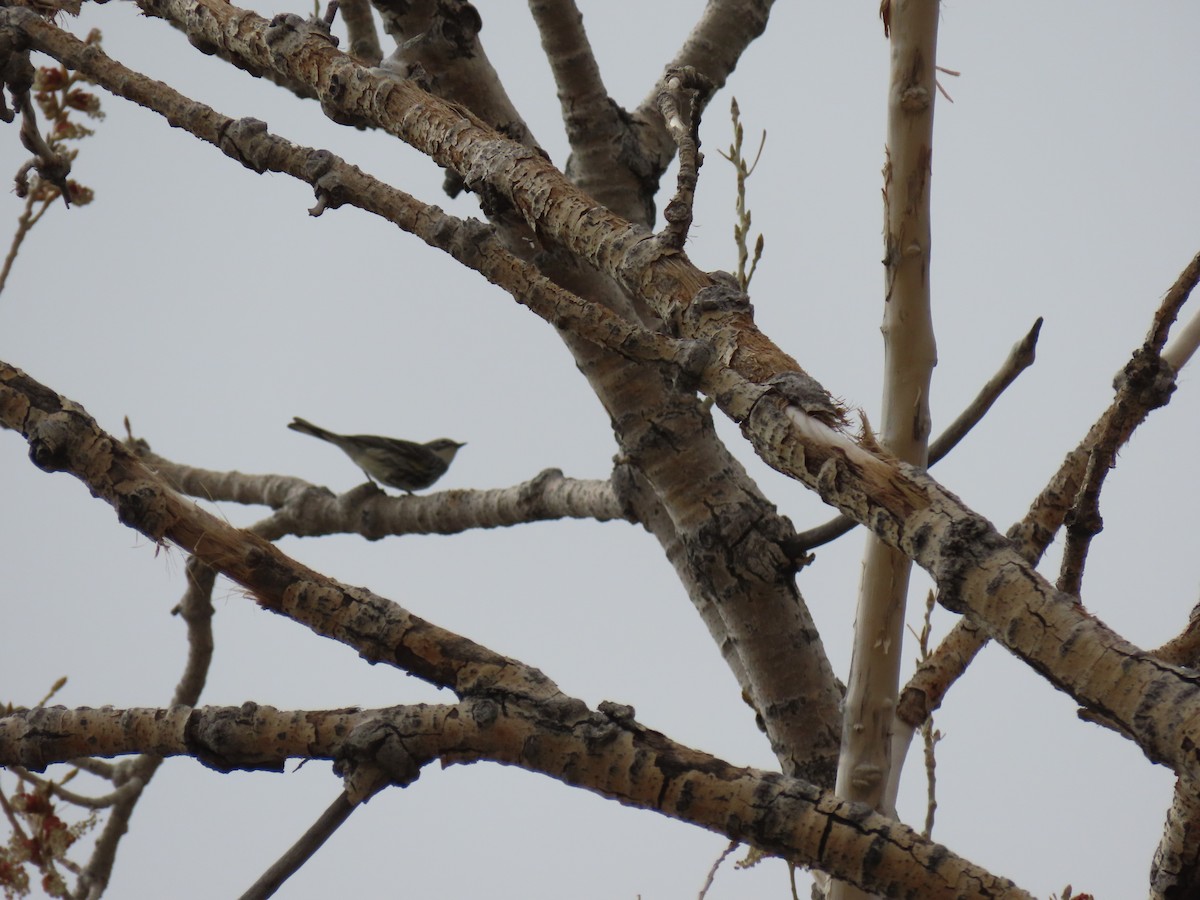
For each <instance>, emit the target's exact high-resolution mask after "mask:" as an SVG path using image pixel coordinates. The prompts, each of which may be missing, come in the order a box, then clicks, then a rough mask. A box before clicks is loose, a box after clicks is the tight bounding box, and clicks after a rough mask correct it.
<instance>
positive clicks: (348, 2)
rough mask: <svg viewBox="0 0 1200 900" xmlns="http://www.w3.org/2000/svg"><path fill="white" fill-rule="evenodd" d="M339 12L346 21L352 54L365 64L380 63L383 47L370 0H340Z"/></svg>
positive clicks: (375, 64)
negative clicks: (380, 43) (372, 14)
mask: <svg viewBox="0 0 1200 900" xmlns="http://www.w3.org/2000/svg"><path fill="white" fill-rule="evenodd" d="M338 12H340V13H341V14H342V21H343V22H345V23H346V33H347V36H348V37H349V38H350V47H349V51H350V55H351V56H353V57H354V58H355V59H356V60H358V61H359V62H360V63H362V64H363V65H364V66H377V65H379V62H380V60H382V59H383V48H382V47H381V46H380V45H379V34H378V33H377V32H376V31H375V19H374V18H373V17H372V16H371V4H370V2H369V0H338Z"/></svg>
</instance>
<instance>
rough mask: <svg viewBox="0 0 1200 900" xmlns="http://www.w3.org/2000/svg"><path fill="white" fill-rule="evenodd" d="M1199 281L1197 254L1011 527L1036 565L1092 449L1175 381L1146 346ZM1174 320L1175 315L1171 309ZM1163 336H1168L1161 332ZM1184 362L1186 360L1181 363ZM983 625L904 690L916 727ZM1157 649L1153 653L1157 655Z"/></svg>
mask: <svg viewBox="0 0 1200 900" xmlns="http://www.w3.org/2000/svg"><path fill="white" fill-rule="evenodd" d="M1198 280H1200V254H1198V255H1197V256H1195V257H1193V259H1192V260H1191V262H1189V263H1188V265H1187V266H1185V267H1184V270H1183V271H1182V272H1181V273H1180V275H1179V277H1178V278H1177V279H1176V280H1175V284H1174V285H1173V286H1172V287H1171V289H1170V290H1169V291H1168V292H1167V295H1166V297H1165V298H1164V300H1163V302H1162V304H1160V306H1159V308H1158V311H1157V312H1156V313H1155V316H1154V324H1153V325H1152V327H1151V331H1150V335H1149V336H1148V338H1147V344H1146V345H1145V346H1143V347H1142V348H1141V349H1139V350H1137V351H1135V352H1134V354H1133V356H1132V357H1131V359H1130V361H1129V363H1128V364H1127V365H1126V367H1125V369H1124V370H1123V372H1122V374H1121V375H1120V376H1118V378H1117V383H1116V387H1117V389H1116V392H1115V395H1114V397H1113V401H1112V403H1111V404H1109V406H1108V408H1107V409H1106V410H1105V411H1104V412H1103V413H1102V414H1101V416H1100V418H1099V419H1097V421H1096V422H1095V424H1093V425H1092V427H1091V428H1090V429H1088V433H1087V435H1086V436H1085V437H1084V439H1083V440H1082V441H1080V443H1079V445H1078V446H1077V447H1076V448H1075V449H1074V450H1073V451H1071V453H1069V454H1067V456H1066V458H1065V459H1064V460H1063V462H1062V464H1061V465H1060V466H1059V469H1058V471H1057V472H1056V473H1055V474H1054V476H1053V477H1052V478H1051V479H1050V481H1049V483H1048V484H1047V485H1046V487H1045V488H1043V489H1042V492H1041V493H1040V494H1039V495H1038V497H1037V498H1036V499H1035V500H1034V502H1033V504H1032V505H1031V506H1030V509H1029V512H1028V513H1026V515H1025V518H1024V519H1023V520H1022V521H1021V522H1018V523H1017V524H1015V525H1013V527H1012V528H1010V529H1009V531H1008V536H1009V537H1010V538H1012V539H1013V540H1014V541H1015V542H1016V545H1017V547H1018V549H1019V550H1020V552H1021V554H1022V555H1023V556H1024V557H1025V559H1027V560H1028V561H1029V563H1030V564H1031V565H1036V564H1037V562H1038V560H1039V559H1041V557H1042V554H1043V553H1044V552H1045V551H1046V548H1047V547H1049V546H1050V542H1051V541H1052V540H1053V539H1054V535H1055V534H1056V533H1057V532H1058V529H1059V528H1060V527H1061V525H1062V523H1063V522H1064V521H1065V520H1066V518H1067V516H1068V514H1069V513H1070V510H1071V508H1072V506H1073V504H1074V503H1075V500H1076V498H1077V497H1078V495H1079V492H1080V487H1081V485H1082V484H1083V483H1084V478H1085V475H1086V472H1087V466H1088V460H1089V459H1090V458H1091V455H1092V452H1093V450H1094V448H1095V447H1096V446H1097V445H1098V444H1099V443H1100V442H1101V441H1105V442H1107V443H1110V444H1112V445H1114V447H1115V448H1119V447H1121V446H1123V445H1124V444H1125V443H1126V442H1127V441H1128V440H1129V439H1130V437H1132V436H1133V432H1134V430H1135V429H1136V428H1137V427H1138V426H1139V425H1140V424H1141V423H1142V422H1144V421H1145V420H1146V417H1147V416H1148V415H1149V413H1150V412H1151V411H1152V410H1153V409H1155V408H1157V407H1158V406H1161V405H1163V404H1164V403H1165V402H1166V401H1167V399H1168V398H1169V396H1170V392H1171V390H1172V389H1173V386H1174V377H1173V373H1174V371H1176V370H1174V369H1173V368H1168V369H1167V371H1166V372H1165V373H1164V372H1163V371H1162V370H1161V368H1160V367H1159V365H1158V363H1156V362H1155V356H1154V355H1153V353H1150V352H1148V350H1147V348H1148V347H1154V346H1159V347H1161V346H1162V343H1161V340H1160V338H1159V337H1158V335H1159V334H1160V333H1162V328H1161V323H1162V322H1163V321H1165V320H1166V318H1167V314H1168V313H1169V311H1170V310H1174V311H1176V312H1177V311H1178V309H1179V308H1180V307H1181V306H1182V303H1183V302H1184V300H1185V299H1186V298H1187V297H1188V296H1189V295H1190V293H1191V291H1192V290H1193V289H1194V288H1195V286H1196V284H1197V281H1198ZM1169 314H1170V317H1171V318H1173V317H1174V313H1169ZM1164 336H1165V334H1164ZM1182 361H1183V362H1186V361H1187V359H1186V358H1184V359H1183V360H1182ZM987 640H988V634H987V630H986V629H985V628H981V627H980V625H979V623H978V622H976V621H974V620H972V619H971V618H970V617H967V618H964V619H962V620H961V621H959V622H958V623H957V624H956V625H955V626H954V628H952V629H951V631H950V633H949V634H948V635H947V636H946V638H945V639H944V640H943V641H942V643H941V644H940V645H939V646H938V648H937V649H936V650H934V652H933V653H932V654H931V655H930V657H929V658H928V659H927V660H925V661H924V662H923V663H922V664H921V666H920V667H919V668H918V669H917V671H916V673H915V674H914V675H913V677H912V679H911V680H910V681H909V683H908V685H907V686H906V687H905V688H904V691H903V692H902V693H901V700H900V705H899V709H898V712H897V714H898V716H899V718H900V719H901V721H903V722H904V723H906V724H907V725H908V726H910V727H912V728H916V727H919V726H920V724H921V723H922V722H923V721H924V720H925V719H926V717H927V716H928V715H929V713H931V712H933V711H934V710H936V709H937V708H938V707H939V706H940V705H941V702H942V700H943V698H944V697H945V694H946V691H948V690H949V689H950V686H951V685H952V684H953V683H954V682H955V681H956V680H957V679H958V678H959V677H960V676H961V675H962V673H963V672H964V671H965V670H966V667H967V666H968V665H969V664H970V662H971V660H972V659H974V658H975V655H976V654H977V653H978V652H979V651H980V650H981V649H982V648H983V645H984V644H986V643H987ZM1160 653H1161V650H1160V651H1155V655H1159V654H1160ZM1165 659H1166V661H1167V662H1171V663H1175V664H1184V661H1183V660H1182V659H1176V658H1173V657H1166V658H1165Z"/></svg>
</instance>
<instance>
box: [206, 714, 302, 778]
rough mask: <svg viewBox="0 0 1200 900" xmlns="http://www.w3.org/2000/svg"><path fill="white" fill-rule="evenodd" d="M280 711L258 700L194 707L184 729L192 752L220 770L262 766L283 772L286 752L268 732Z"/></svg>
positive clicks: (268, 769) (261, 767)
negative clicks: (220, 706) (232, 706)
mask: <svg viewBox="0 0 1200 900" xmlns="http://www.w3.org/2000/svg"><path fill="white" fill-rule="evenodd" d="M278 712H279V711H278V710H276V709H274V708H272V707H270V706H261V707H260V706H259V705H258V704H257V703H252V702H247V703H243V704H242V705H241V706H240V707H238V708H237V709H215V710H214V709H208V710H204V709H194V710H192V711H191V713H190V714H189V715H188V718H187V722H186V723H185V724H184V728H183V740H184V744H185V745H186V746H187V749H188V753H189V755H191V756H193V757H195V759H196V760H197V761H198V762H199V763H200V764H201V765H204V766H207V767H208V768H210V769H216V770H217V771H218V772H232V771H233V770H235V769H262V770H266V771H271V772H282V771H283V767H284V763H285V762H286V761H287V756H286V754H285V753H283V752H280V751H277V750H275V749H274V748H273V747H272V745H271V742H270V740H269V739H267V738H264V736H263V733H264V731H267V732H269V731H270V730H271V729H270V727H269V725H270V723H273V722H274V721H275V720H276V719H277V718H278Z"/></svg>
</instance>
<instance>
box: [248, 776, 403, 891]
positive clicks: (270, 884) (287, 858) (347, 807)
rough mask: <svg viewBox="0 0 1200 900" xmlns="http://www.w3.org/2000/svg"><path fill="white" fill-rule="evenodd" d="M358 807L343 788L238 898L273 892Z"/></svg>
mask: <svg viewBox="0 0 1200 900" xmlns="http://www.w3.org/2000/svg"><path fill="white" fill-rule="evenodd" d="M381 786H382V785H381ZM357 808H358V805H357V804H355V803H352V802H350V799H349V797H347V796H346V794H345V792H343V793H341V794H339V795H338V796H337V798H336V799H335V800H334V801H333V803H331V804H330V805H329V807H328V808H327V809H326V810H325V811H324V812H323V813H321V815H320V817H318V819H317V821H315V822H313V824H312V825H311V826H310V827H309V829H308V830H307V831H305V832H304V834H303V835H301V836H300V838H299V840H297V841H296V843H294V844H293V845H292V846H291V847H289V848H288V849H287V852H286V853H284V854H283V856H281V857H280V858H279V859H278V860H276V861H275V862H274V863H273V864H272V865H271V867H270V868H269V869H267V871H265V872H263V874H262V876H261V877H260V878H259V879H258V880H257V881H255V882H254V884H252V885H251V886H250V888H249V889H248V890H247V891H246V892H245V893H244V894H242V897H241V900H265V898H267V897H272V896H274V894H275V892H276V891H278V890H279V888H280V887H282V886H283V883H284V882H285V881H287V880H288V879H289V878H291V877H292V876H293V875H295V874H296V872H298V871H299V870H300V867H301V866H303V865H304V864H305V863H306V862H308V861H309V860H310V859H312V857H313V855H314V854H315V853H316V852H317V851H318V850H320V849H321V847H322V846H323V845H324V844H325V842H326V841H327V840H329V839H330V838H331V837H333V833H334V832H335V831H337V830H338V829H339V828H341V827H342V826H343V825H345V824H346V822H348V821H349V820H350V815H351V814H352V813H353V812H354V810H355V809H357Z"/></svg>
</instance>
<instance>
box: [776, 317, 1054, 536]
mask: <svg viewBox="0 0 1200 900" xmlns="http://www.w3.org/2000/svg"><path fill="white" fill-rule="evenodd" d="M1041 328H1042V320H1041V318H1040V317H1039V318H1038V320H1037V321H1036V322H1034V323H1033V327H1032V328H1031V329H1029V333H1028V334H1026V335H1025V337H1023V338H1021V340H1019V341H1018V342H1017V343H1016V344H1014V345H1013V347H1012V350H1010V351H1009V353H1008V357H1007V358H1006V359H1005V360H1004V363H1003V365H1001V366H1000V368H999V370H998V371H997V372H996V374H995V375H993V376H992V377H991V378H989V379H988V381H987V383H986V384H985V385H984V386H983V387H982V388H980V389H979V393H978V394H976V395H975V399H973V400H972V401H971V402H970V403H969V404H967V406H966V408H965V409H964V410H963V411H962V412H961V413H959V414H958V418H956V419H955V420H954V421H953V422H951V423H950V425H949V426H947V428H946V430H945V431H943V432H942V433H941V434H940V435H938V437H937V438H936V439H935V440H934V441H933V442H932V443H931V444H930V445H929V465H930V466H932V465H934V464H935V463H938V462H941V461H942V460H943V459H945V458H946V456H948V455H949V453H950V451H951V450H953V449H954V448H955V447H957V446H958V443H959V441H961V440H962V439H963V438H964V437H966V436H967V435H968V434H969V433H970V431H971V429H972V428H974V427H975V426H976V425H978V424H979V423H980V422H981V421H982V420H983V417H984V416H985V415H987V413H988V410H990V409H991V408H992V405H993V404H994V403H995V402H996V400H998V399H999V397H1000V395H1001V394H1002V393H1004V391H1005V390H1007V388H1008V386H1009V385H1010V384H1012V383H1013V382H1014V381H1016V380H1017V376H1018V375H1020V374H1021V373H1022V372H1024V371H1025V370H1026V369H1028V368H1029V367H1030V366H1031V365H1033V362H1034V359H1035V356H1036V353H1035V351H1036V349H1037V339H1038V334H1039V333H1040V331H1041ZM856 527H858V523H857V522H855V521H854V520H853V519H851V518H848V517H847V516H838V517H836V518H834V519H830V520H829V521H828V522H826V523H824V524H823V525H818V526H816V527H815V528H810V529H808V530H807V531H804V532H801V533H800V534H798V535H796V543H797V545H798V546H799V548H800V549H801V550H803V551H808V550H811V549H813V548H814V547H819V546H821V545H822V544H828V543H829V542H830V541H833V540H836V539H837V538H840V537H841V536H842V535H843V534H846V533H847V532H848V531H851V530H852V529H854V528H856Z"/></svg>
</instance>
